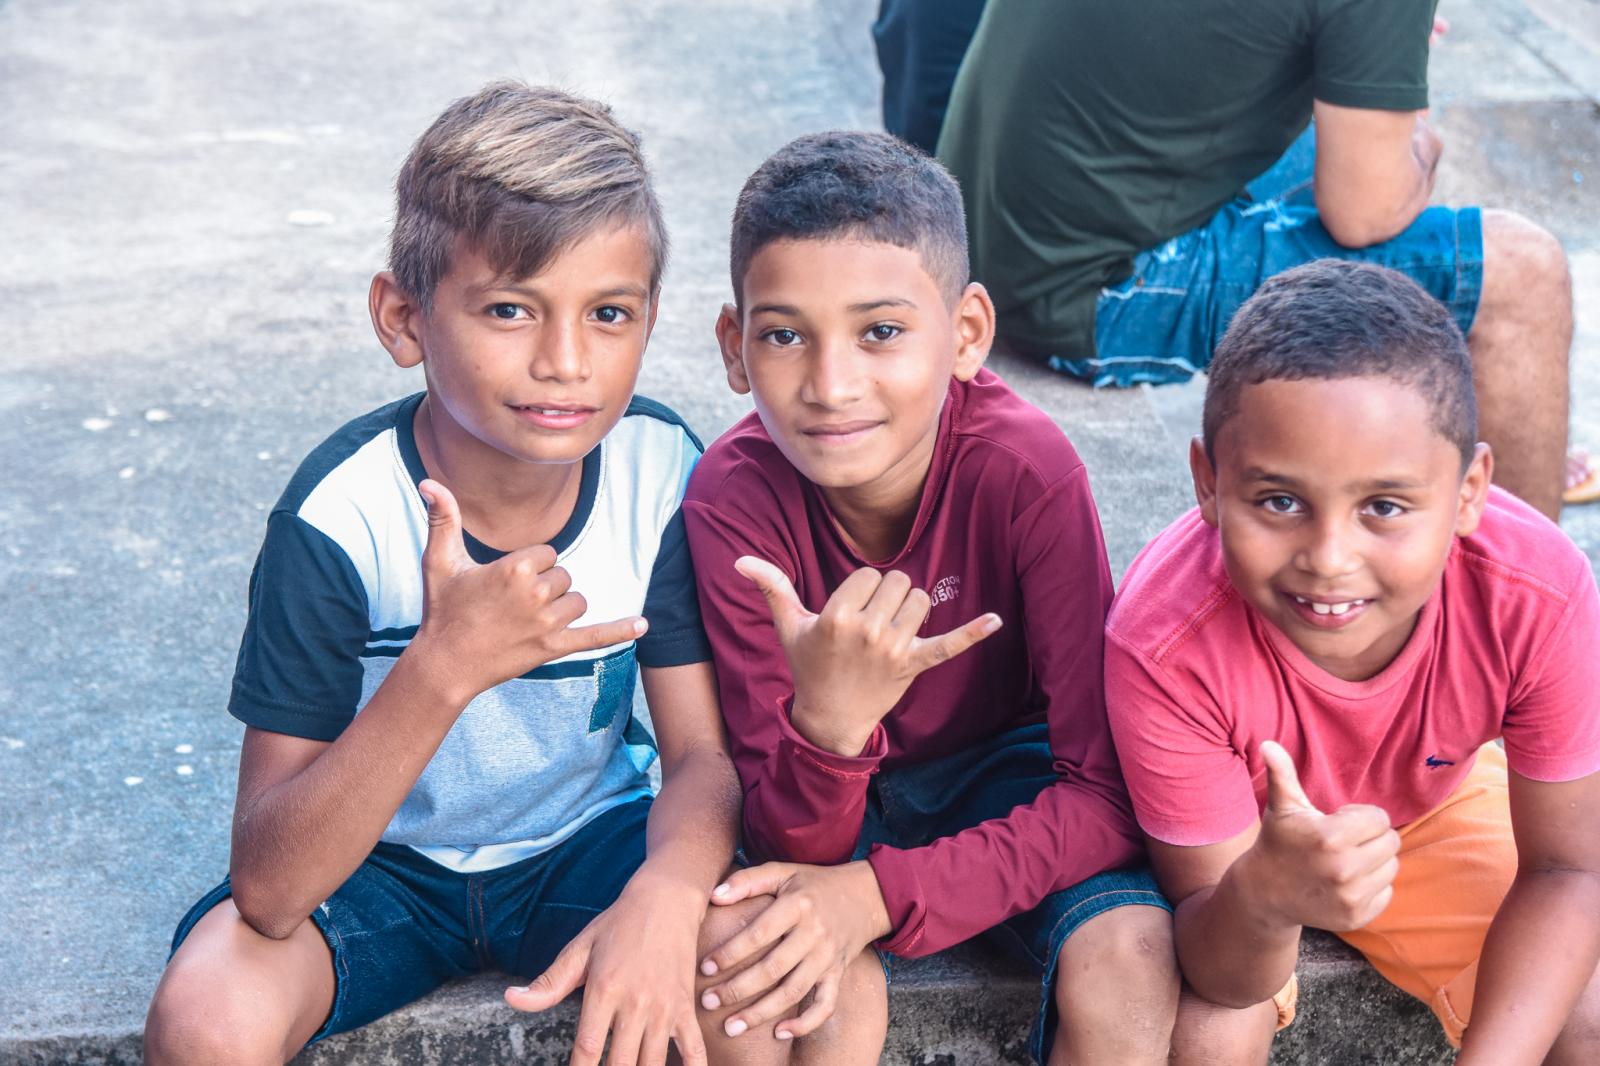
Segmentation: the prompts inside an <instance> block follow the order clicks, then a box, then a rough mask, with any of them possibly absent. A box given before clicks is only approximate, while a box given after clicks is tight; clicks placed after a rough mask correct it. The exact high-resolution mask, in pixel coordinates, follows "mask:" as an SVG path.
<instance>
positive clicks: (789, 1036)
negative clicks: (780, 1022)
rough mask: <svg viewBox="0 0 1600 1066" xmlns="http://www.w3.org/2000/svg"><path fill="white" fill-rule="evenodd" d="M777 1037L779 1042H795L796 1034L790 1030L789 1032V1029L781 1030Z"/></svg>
mask: <svg viewBox="0 0 1600 1066" xmlns="http://www.w3.org/2000/svg"><path fill="white" fill-rule="evenodd" d="M776 1035H777V1037H778V1039H779V1040H793V1039H794V1034H793V1033H791V1032H789V1030H787V1029H779V1030H778V1032H777V1034H776Z"/></svg>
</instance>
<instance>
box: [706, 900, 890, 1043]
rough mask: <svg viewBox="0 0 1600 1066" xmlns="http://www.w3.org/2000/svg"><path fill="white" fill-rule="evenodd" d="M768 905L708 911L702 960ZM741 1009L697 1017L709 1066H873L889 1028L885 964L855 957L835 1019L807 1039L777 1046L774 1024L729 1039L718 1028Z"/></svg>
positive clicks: (713, 980)
mask: <svg viewBox="0 0 1600 1066" xmlns="http://www.w3.org/2000/svg"><path fill="white" fill-rule="evenodd" d="M771 902H772V897H771V896H757V897H755V898H753V899H748V900H745V901H744V902H742V903H735V904H732V905H730V906H727V907H713V908H711V910H710V911H709V912H708V913H707V915H706V920H705V921H704V922H703V923H702V924H701V926H700V955H701V957H704V956H705V955H706V954H707V953H709V952H711V951H712V950H714V949H716V948H718V947H720V946H721V945H723V944H725V943H727V942H728V940H730V939H732V937H733V936H734V935H735V934H737V933H738V932H739V931H740V930H741V929H743V928H744V927H745V926H746V925H747V924H748V923H749V922H750V921H751V919H753V918H754V917H755V916H756V915H757V914H760V913H761V912H762V911H763V910H765V909H766V907H767V905H768V904H769V903H771ZM755 961H759V960H754V961H752V963H751V965H754V964H755ZM744 969H746V967H739V968H738V969H735V970H725V971H723V972H722V973H719V974H718V975H717V976H715V977H704V976H702V977H700V978H698V980H697V981H696V985H695V994H696V995H699V994H701V993H703V992H704V991H705V990H706V989H708V988H710V987H712V986H713V985H717V984H720V983H722V982H723V981H726V980H727V979H728V978H729V977H732V976H734V975H736V974H738V973H740V972H742V971H743V970H744ZM741 1006H748V1004H732V1005H730V1006H727V1007H723V1008H721V1009H719V1010H714V1011H708V1010H704V1009H702V1010H701V1011H700V1031H701V1033H702V1034H703V1035H704V1037H705V1041H706V1056H707V1060H708V1061H709V1062H710V1063H711V1066H784V1064H788V1066H836V1064H837V1066H854V1064H858V1063H859V1064H860V1066H871V1064H874V1063H876V1062H877V1061H878V1057H879V1056H880V1055H882V1054H883V1042H884V1037H885V1036H886V1035H887V1032H888V1027H889V990H888V986H887V984H886V983H885V981H884V976H883V964H882V963H881V962H879V961H878V956H877V953H876V952H874V951H872V950H871V949H870V948H869V949H868V950H866V951H863V952H862V953H861V954H860V955H859V956H857V958H856V960H855V962H853V963H851V965H850V967H849V968H848V969H847V970H846V971H845V975H844V979H843V981H842V982H841V984H840V986H839V1000H838V1007H837V1009H836V1010H835V1011H834V1014H833V1017H831V1018H829V1019H828V1020H827V1021H826V1022H824V1023H823V1024H822V1026H821V1028H819V1029H817V1030H816V1031H815V1032H813V1033H811V1034H809V1035H807V1036H803V1037H800V1038H799V1039H797V1040H779V1039H778V1038H777V1037H775V1036H774V1035H773V1029H774V1028H775V1027H776V1025H777V1022H772V1023H770V1024H768V1025H763V1026H759V1027H757V1028H755V1029H752V1030H750V1031H749V1032H747V1033H743V1034H741V1035H740V1036H736V1037H730V1036H728V1035H727V1033H725V1032H724V1031H723V1028H722V1023H723V1022H724V1021H725V1020H726V1019H727V1018H728V1017H729V1016H730V1015H732V1014H733V1013H734V1012H735V1011H736V1010H737V1009H738V1008H739V1007H741Z"/></svg>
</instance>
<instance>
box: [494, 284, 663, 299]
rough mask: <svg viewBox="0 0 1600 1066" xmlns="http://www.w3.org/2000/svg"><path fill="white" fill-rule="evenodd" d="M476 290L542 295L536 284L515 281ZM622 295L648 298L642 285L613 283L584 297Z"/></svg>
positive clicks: (647, 293)
mask: <svg viewBox="0 0 1600 1066" xmlns="http://www.w3.org/2000/svg"><path fill="white" fill-rule="evenodd" d="M478 292H479V293H481V294H485V295H487V294H488V293H493V292H514V293H519V294H521V295H524V296H539V295H542V294H541V293H540V291H539V289H538V288H537V287H536V286H532V285H519V284H517V283H516V282H508V281H494V282H490V283H489V284H487V285H484V286H481V287H480V288H479V289H478ZM623 296H631V297H633V298H634V299H636V300H647V299H649V298H650V292H649V290H648V289H646V288H645V287H644V286H643V285H626V284H624V285H613V286H611V287H610V288H609V289H602V290H600V291H599V292H593V293H590V294H589V295H588V296H587V297H586V299H589V300H611V299H615V298H617V297H623Z"/></svg>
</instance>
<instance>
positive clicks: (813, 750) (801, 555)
mask: <svg viewBox="0 0 1600 1066" xmlns="http://www.w3.org/2000/svg"><path fill="white" fill-rule="evenodd" d="M732 253H733V254H732V259H733V289H734V293H735V297H736V299H737V303H736V304H735V305H730V306H728V307H725V308H724V309H723V313H722V317H721V318H720V320H719V321H718V324H717V333H718V337H719V340H720V341H721V345H722V353H723V359H724V362H725V364H726V368H727V373H728V380H729V383H730V384H731V385H732V387H733V388H734V390H735V391H737V392H740V393H749V394H751V396H752V397H753V399H754V401H755V407H756V411H755V413H754V414H752V415H751V416H750V417H748V418H746V419H745V420H744V421H742V422H740V423H739V424H738V425H737V426H735V427H734V428H733V429H732V430H731V431H730V432H729V433H728V434H727V435H725V436H724V437H723V438H722V439H721V440H719V441H717V442H716V443H715V444H713V445H712V446H711V448H710V449H709V450H708V451H707V452H706V455H705V458H704V459H703V460H702V461H701V463H700V465H699V466H698V467H697V468H696V470H695V473H694V475H693V477H692V478H691V480H690V484H689V489H688V494H687V496H686V497H685V507H684V520H685V524H686V527H687V531H688V536H689V543H690V547H691V549H692V551H693V554H694V557H695V565H696V572H697V581H698V583H699V586H700V596H701V602H702V605H703V611H702V613H703V615H704V617H705V620H706V625H707V636H708V637H709V639H710V641H711V645H712V651H713V655H714V658H715V662H716V666H717V676H718V684H719V688H720V693H721V702H722V709H723V715H724V718H725V719H726V721H727V724H728V732H729V739H730V742H731V746H732V749H733V752H734V761H735V764H736V765H737V767H738V770H739V775H740V778H741V781H742V784H743V786H744V796H745V804H744V847H745V850H746V853H747V854H748V855H749V857H750V858H751V859H752V860H756V861H760V860H781V861H774V862H768V863H767V864H766V865H763V866H758V867H755V868H752V869H746V870H741V871H738V872H736V873H734V874H733V875H732V876H731V877H730V878H729V879H728V883H727V885H726V886H725V887H724V888H721V889H718V890H717V892H716V893H714V894H713V902H717V903H721V904H723V905H724V906H723V907H722V908H720V909H713V912H712V914H711V916H710V918H709V919H708V924H707V926H706V927H705V929H704V931H703V932H702V942H703V944H704V945H705V947H706V951H707V954H706V956H705V965H704V966H703V967H702V970H703V972H704V973H705V974H706V975H707V976H706V979H705V980H704V981H703V982H702V985H701V987H702V990H703V999H702V1006H703V1007H704V1008H705V1009H706V1010H707V1011H708V1012H710V1013H709V1017H710V1019H711V1020H713V1021H716V1022H719V1023H720V1024H721V1026H722V1029H723V1032H725V1033H726V1034H727V1036H728V1038H729V1039H727V1040H725V1041H721V1042H719V1041H717V1040H715V1039H713V1040H712V1044H711V1046H710V1051H711V1058H712V1061H713V1062H719V1061H724V1060H725V1059H726V1060H737V1061H740V1062H744V1063H754V1062H793V1063H800V1062H807V1063H826V1064H828V1066H840V1064H849V1063H875V1062H877V1061H878V1056H879V1053H880V1050H881V1048H882V1046H883V1042H884V1035H885V1026H886V1023H887V1010H888V1006H887V1001H886V995H885V993H886V987H885V986H886V968H885V966H883V965H881V964H880V961H879V958H878V956H877V955H876V954H875V952H874V951H873V950H872V947H873V945H874V944H875V943H876V944H878V945H880V946H881V948H882V949H883V950H884V951H885V952H886V953H892V954H894V955H900V956H920V955H928V954H931V953H933V952H936V951H939V950H940V949H942V948H945V947H948V946H950V945H952V944H955V943H957V942H959V941H962V940H966V939H967V938H969V937H972V936H975V935H977V934H979V933H983V932H985V931H988V930H991V929H993V930H994V934H993V935H994V936H995V937H996V938H998V939H999V940H1000V941H1001V942H1002V943H1004V944H1006V945H1007V946H1009V947H1011V948H1012V949H1014V950H1015V951H1017V952H1018V953H1019V954H1021V955H1022V956H1024V957H1025V958H1026V959H1027V960H1028V961H1029V962H1030V963H1031V964H1032V965H1033V966H1034V967H1035V968H1036V969H1037V970H1038V971H1039V972H1041V973H1042V974H1043V975H1044V983H1043V992H1042V996H1041V1009H1040V1016H1039V1025H1038V1026H1037V1027H1036V1029H1035V1034H1034V1038H1033V1050H1034V1053H1035V1055H1036V1056H1037V1057H1038V1058H1039V1059H1040V1061H1044V1059H1045V1055H1046V1049H1047V1048H1048V1050H1049V1056H1050V1057H1049V1061H1050V1062H1052V1063H1064V1062H1068V1061H1071V1062H1117V1063H1126V1064H1133V1063H1151V1064H1156V1063H1165V1062H1167V1052H1168V1043H1169V1039H1170V1037H1171V1033H1172V1028H1173V1018H1174V1012H1175V1009H1176V1006H1177V1000H1178V993H1179V988H1178V979H1177V967H1176V959H1175V956H1174V955H1173V952H1172V947H1171V938H1170V930H1171V919H1170V915H1169V913H1168V910H1167V904H1166V901H1165V900H1164V899H1163V898H1162V896H1161V894H1160V892H1159V891H1158V890H1157V889H1156V886H1155V883H1154V881H1153V880H1152V879H1151V877H1150V875H1149V873H1148V871H1146V870H1144V869H1143V868H1141V867H1139V866H1136V865H1135V866H1134V868H1132V869H1124V868H1126V867H1129V866H1130V865H1134V864H1137V863H1140V862H1141V861H1142V856H1141V854H1140V848H1139V841H1138V834H1137V830H1136V829H1135V826H1134V824H1133V818H1132V811H1131V809H1130V808H1129V806H1128V804H1127V798H1126V794H1125V792H1124V790H1123V787H1122V783H1121V780H1120V775H1119V773H1118V770H1117V765H1116V757H1115V754H1114V753H1113V752H1112V750H1111V743H1110V733H1109V730H1108V729H1107V727H1106V721H1105V710H1104V699H1103V695H1102V689H1101V683H1100V676H1101V660H1102V644H1103V640H1104V612H1105V609H1106V607H1107V606H1108V605H1109V603H1110V597H1111V576H1110V572H1109V569H1108V567H1107V565H1106V558H1105V549H1104V547H1103V544H1102V542H1101V536H1100V528H1099V520H1098V518H1097V516H1096V513H1095V509H1094V503H1093V500H1092V499H1091V497H1090V494H1089V485H1088V480H1087V475H1086V473H1085V471H1084V468H1083V464H1082V463H1081V462H1080V461H1079V460H1078V458H1077V456H1076V455H1075V454H1074V452H1073V450H1072V447H1071V446H1070V445H1069V444H1068V443H1067V440H1066V438H1065V437H1064V436H1062V434H1061V431H1060V430H1059V429H1058V428H1057V427H1056V426H1055V424H1054V423H1052V422H1051V421H1050V419H1049V418H1048V417H1047V416H1046V415H1044V414H1043V413H1042V412H1040V411H1038V410H1037V409H1035V408H1033V407H1031V406H1029V405H1028V404H1027V403H1025V402H1023V401H1022V400H1020V399H1019V398H1018V397H1017V396H1016V395H1015V394H1013V393H1012V392H1011V391H1010V390H1009V389H1007V388H1006V386H1005V385H1004V384H1003V383H1002V382H1001V381H1000V379H999V378H997V377H995V376H994V375H993V374H991V373H988V372H986V371H984V370H983V369H982V365H983V361H984V358H985V356H986V355H987V354H988V349H989V344H990V341H991V339H992V337H993V332H994V308H993V305H992V304H991V303H990V302H989V299H988V296H987V294H986V293H985V292H984V290H983V288H982V286H980V285H976V284H969V283H968V274H967V259H966V230H965V225H964V221H963V218H962V212H961V199H960V193H959V191H958V190H957V189H956V187H955V183H954V182H953V181H952V180H951V178H950V177H949V175H948V174H946V173H945V172H944V170H943V169H942V168H941V167H940V166H939V165H938V164H937V163H935V162H934V161H933V160H931V159H929V158H928V157H926V156H924V155H922V154H921V153H919V152H916V151H915V150H913V149H911V148H909V147H908V146H906V145H904V144H902V143H900V142H898V141H896V140H894V139H893V138H891V137H888V136H887V135H884V134H867V133H832V134H819V135H816V136H812V137H804V138H801V139H800V140H798V141H795V142H793V143H791V144H789V145H787V146H786V147H784V148H782V149H780V150H779V151H778V152H777V153H776V154H775V155H774V156H773V157H772V158H770V159H769V160H767V162H766V163H764V164H763V165H762V166H761V167H760V168H759V169H758V170H757V171H756V173H755V174H754V175H752V176H751V178H750V180H749V181H748V182H747V183H746V185H745V188H744V190H743V192H742V193H741V195H740V198H739V204H738V207H737V209H736V211H735V214H734V221H733V241H732ZM813 992H814V994H813ZM807 997H810V998H809V1000H807ZM1057 1017H1059V1019H1060V1024H1059V1033H1057V1034H1056V1036H1055V1038H1054V1040H1053V1041H1052V1040H1051V1037H1050V1031H1051V1030H1052V1029H1053V1028H1055V1021H1056V1018H1057ZM707 1028H709V1027H707Z"/></svg>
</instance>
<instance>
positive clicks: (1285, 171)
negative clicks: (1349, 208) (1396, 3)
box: [1050, 127, 1483, 386]
mask: <svg viewBox="0 0 1600 1066" xmlns="http://www.w3.org/2000/svg"><path fill="white" fill-rule="evenodd" d="M1315 137H1316V134H1315V127H1309V128H1307V130H1306V132H1305V133H1303V134H1301V136H1300V138H1299V139H1298V140H1296V141H1295V142H1294V144H1292V145H1290V147H1289V150H1288V151H1287V152H1285V153H1284V155H1283V157H1282V158H1281V159H1280V160H1279V161H1278V162H1277V163H1275V164H1273V166H1272V168H1271V169H1270V170H1268V171H1266V172H1265V173H1264V174H1262V175H1261V176H1260V177H1258V178H1257V179H1256V180H1255V181H1253V182H1251V183H1250V185H1249V186H1248V187H1247V190H1246V193H1245V195H1242V196H1240V197H1238V198H1237V199H1235V200H1233V201H1232V202H1231V203H1228V204H1226V205H1224V206H1223V208H1222V209H1221V210H1220V211H1218V212H1217V213H1216V214H1215V215H1213V216H1212V218H1211V220H1210V221H1209V222H1207V223H1205V224H1204V225H1202V226H1199V227H1198V228H1196V229H1192V230H1190V231H1189V232H1188V233H1184V234H1180V235H1179V236H1177V237H1174V238H1172V239H1171V240H1170V241H1167V242H1166V243H1165V244H1162V245H1160V246H1158V247H1155V248H1148V249H1146V250H1144V251H1142V252H1140V253H1139V254H1138V255H1137V256H1136V257H1134V261H1133V274H1132V275H1131V276H1130V277H1129V278H1128V279H1127V280H1126V281H1123V282H1122V283H1121V284H1118V285H1112V286H1109V287H1107V288H1105V289H1102V290H1101V291H1100V297H1099V300H1098V301H1097V302H1096V304H1095V343H1096V346H1097V347H1098V349H1099V350H1098V352H1097V353H1096V356H1095V358H1093V359H1069V358H1066V357H1064V356H1053V357H1051V359H1050V365H1051V366H1052V367H1054V368H1055V369H1056V370H1060V371H1062V372H1064V373H1068V374H1071V375H1073V376H1074V377H1080V378H1083V379H1085V380H1086V381H1089V382H1092V383H1093V384H1094V385H1096V386H1100V385H1133V384H1137V383H1139V382H1141V381H1148V382H1152V383H1154V384H1158V385H1159V384H1165V383H1168V382H1177V381H1186V380H1188V379H1189V378H1190V377H1191V376H1192V375H1194V374H1195V373H1196V372H1198V371H1201V370H1204V369H1205V368H1206V367H1207V366H1208V365H1209V364H1210V362H1211V353H1212V351H1213V350H1215V348H1216V346H1217V343H1218V342H1219V341H1220V340H1222V334H1223V332H1224V331H1226V330H1227V328H1228V322H1229V321H1230V320H1231V319H1232V318H1233V314H1234V312H1235V311H1237V310H1238V309H1239V306H1240V305H1241V304H1243V303H1244V302H1245V300H1247V299H1249V298H1250V295H1251V293H1253V292H1255V291H1256V289H1257V288H1259V287H1260V285H1261V283H1262V282H1263V281H1265V280H1266V279H1267V278H1269V277H1271V276H1273V275H1274V274H1281V273H1282V272H1283V271H1285V270H1288V269H1290V268H1292V267H1296V266H1299V265H1300V264H1302V263H1308V262H1310V261H1311V260H1313V259H1324V258H1335V259H1351V260H1359V261H1361V262H1367V263H1377V264H1379V265H1380V266H1386V267H1391V268H1393V269H1395V270H1398V271H1400V272H1401V273H1402V274H1406V275H1408V276H1409V277H1410V278H1411V279H1412V280H1413V281H1415V282H1417V283H1418V284H1419V285H1421V286H1422V287H1423V288H1424V289H1426V290H1427V291H1428V292H1429V293H1431V294H1433V296H1434V298H1435V299H1437V300H1439V301H1440V302H1441V303H1443V304H1444V305H1445V306H1446V307H1448V308H1449V309H1450V313H1451V314H1452V315H1453V316H1454V317H1455V320H1456V324H1457V325H1458V326H1460V327H1461V332H1462V333H1466V332H1467V331H1468V330H1470V329H1471V328H1472V319H1473V317H1474V315H1476V313H1477V310H1478V298H1479V296H1480V294H1481V293H1482V290H1483V219H1482V213H1481V212H1480V211H1479V209H1478V208H1476V207H1464V208H1459V209H1457V208H1450V207H1429V208H1427V209H1425V210H1424V211H1423V212H1422V213H1421V214H1420V215H1418V216H1417V217H1416V219H1415V220H1413V221H1412V223H1411V225H1410V226H1408V227H1406V229H1405V230H1403V231H1402V232H1401V233H1400V234H1399V235H1398V236H1396V237H1394V238H1392V239H1390V240H1387V241H1384V242H1383V243H1381V244H1374V245H1371V246H1369V247H1366V248H1345V247H1342V246H1340V245H1339V244H1338V243H1336V242H1335V241H1334V239H1333V238H1332V237H1331V236H1329V235H1328V231H1327V230H1326V229H1324V228H1323V226H1322V223H1321V221H1320V220H1319V219H1318V216H1317V209H1316V205H1315V204H1314V203H1313V202H1312V197H1311V179H1312V173H1313V167H1314V164H1315V161H1316V141H1315Z"/></svg>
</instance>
